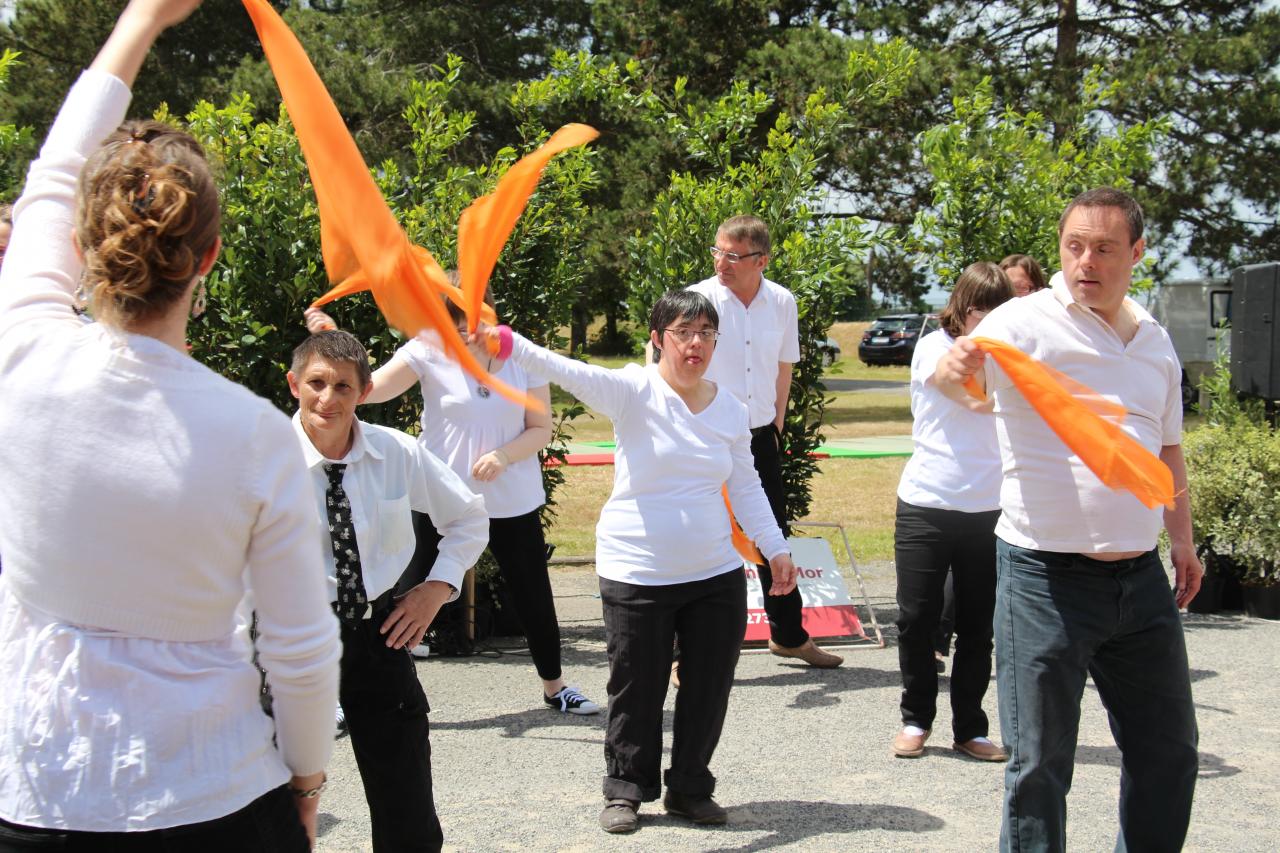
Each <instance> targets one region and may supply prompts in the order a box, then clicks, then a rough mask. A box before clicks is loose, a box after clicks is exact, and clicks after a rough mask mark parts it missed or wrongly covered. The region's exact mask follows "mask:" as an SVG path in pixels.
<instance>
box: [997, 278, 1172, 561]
mask: <svg viewBox="0 0 1280 853" xmlns="http://www.w3.org/2000/svg"><path fill="white" fill-rule="evenodd" d="M1124 310H1126V311H1129V312H1130V313H1131V314H1132V315H1133V317H1134V318H1135V319H1136V320H1137V321H1138V331H1137V333H1136V334H1135V335H1134V337H1133V340H1131V341H1129V342H1128V343H1127V344H1126V343H1125V342H1124V341H1123V340H1121V339H1120V336H1119V335H1118V334H1116V332H1115V330H1114V329H1112V328H1111V327H1110V326H1108V325H1107V324H1106V323H1105V322H1104V321H1103V320H1102V318H1100V317H1098V315H1096V314H1094V313H1093V312H1092V311H1090V310H1089V309H1088V308H1086V307H1084V306H1083V305H1080V304H1079V303H1077V302H1076V301H1075V300H1074V299H1073V298H1072V297H1071V292H1070V291H1069V290H1068V289H1067V287H1066V285H1064V284H1063V283H1062V282H1061V280H1060V279H1059V278H1058V277H1055V281H1054V283H1053V285H1052V287H1050V288H1049V289H1047V290H1041V291H1039V292H1037V293H1033V294H1031V295H1030V296H1024V297H1022V298H1021V299H1010V300H1009V301H1008V302H1006V303H1004V304H1003V305H1001V306H1000V307H998V308H996V309H995V310H994V311H992V312H991V313H990V314H988V315H987V316H986V317H985V318H983V320H982V322H981V323H979V324H978V327H977V328H976V329H974V331H973V336H974V337H990V338H995V339H996V340H1000V341H1006V342H1008V343H1010V344H1013V345H1014V346H1015V347H1017V348H1018V349H1020V350H1022V351H1023V352H1025V353H1027V354H1028V355H1030V356H1031V357H1032V358H1035V359H1037V360H1038V361H1041V362H1043V363H1044V364H1046V365H1048V366H1049V367H1051V368H1054V369H1055V370H1058V371H1059V372H1061V373H1064V374H1066V375H1067V376H1069V377H1070V378H1072V379H1074V380H1076V381H1077V382H1081V383H1083V384H1085V385H1087V386H1088V387H1089V388H1092V389H1093V390H1094V391H1096V392H1097V393H1098V394H1100V395H1101V396H1103V397H1105V398H1106V399H1108V400H1110V401H1112V402H1115V403H1119V404H1120V405H1122V406H1124V407H1125V409H1126V410H1127V411H1128V415H1127V417H1126V418H1125V420H1124V423H1123V424H1121V429H1123V430H1124V431H1125V433H1127V434H1128V435H1129V437H1130V438H1132V439H1134V440H1135V441H1137V442H1138V443H1139V444H1141V445H1142V446H1143V447H1145V448H1146V449H1147V450H1149V451H1151V452H1152V453H1155V454H1159V452H1160V449H1161V447H1163V446H1165V445H1175V444H1181V442H1182V392H1181V388H1180V386H1181V381H1182V380H1181V377H1182V370H1181V367H1180V366H1179V364H1178V357H1177V355H1175V354H1174V351H1173V344H1172V342H1171V341H1170V340H1169V334H1168V332H1166V331H1165V330H1164V328H1163V327H1161V326H1160V324H1159V323H1157V322H1156V321H1155V320H1154V319H1153V318H1152V317H1151V315H1150V314H1149V313H1147V312H1146V311H1145V310H1144V309H1143V308H1142V307H1141V306H1140V305H1138V304H1137V303H1136V302H1134V301H1133V300H1132V299H1126V300H1125V302H1124ZM985 370H986V380H987V388H988V389H990V390H991V394H992V399H993V400H994V402H995V417H996V436H997V439H998V440H999V443H1000V457H1001V462H1002V472H1003V482H1002V484H1001V488H1000V509H1001V511H1002V512H1001V516H1000V521H999V522H998V523H997V525H996V535H998V536H999V537H1000V538H1002V539H1004V540H1005V541H1006V542H1008V543H1009V544H1011V545H1016V546H1018V547H1020V548H1032V549H1036V550H1040V551H1058V552H1065V553H1082V554H1095V553H1101V552H1105V551H1146V550H1150V549H1151V548H1154V547H1155V544H1156V538H1157V536H1159V533H1160V527H1161V524H1162V523H1163V518H1164V510H1163V508H1161V507H1156V508H1155V509H1148V508H1147V507H1145V506H1143V504H1142V503H1141V502H1140V501H1139V500H1138V499H1137V498H1136V497H1134V496H1133V495H1132V494H1130V493H1129V492H1127V491H1123V490H1120V491H1117V490H1114V489H1110V488H1108V487H1107V486H1105V485H1103V483H1102V481H1101V480H1099V479H1098V478H1097V476H1095V475H1094V473H1093V472H1092V471H1090V470H1089V469H1088V468H1087V467H1085V464H1084V463H1083V462H1082V461H1081V460H1080V457H1079V456H1077V455H1075V454H1074V453H1072V452H1071V450H1070V449H1068V447H1067V446H1066V445H1065V444H1063V443H1062V439H1060V438H1058V436H1057V435H1055V434H1054V433H1053V431H1052V430H1051V429H1049V426H1048V424H1046V423H1045V422H1044V420H1043V419H1042V418H1041V417H1040V416H1039V415H1038V414H1037V413H1036V411H1035V410H1034V409H1032V408H1031V405H1030V404H1029V403H1028V402H1027V400H1026V398H1025V397H1023V396H1022V393H1021V392H1019V391H1018V389H1017V388H1015V387H1014V386H1013V384H1012V382H1011V381H1010V379H1009V377H1008V376H1007V375H1006V374H1005V372H1004V371H1003V370H1001V369H1000V368H999V367H998V366H997V365H996V364H995V359H992V358H988V359H986V361H985Z"/></svg>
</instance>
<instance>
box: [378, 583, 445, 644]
mask: <svg viewBox="0 0 1280 853" xmlns="http://www.w3.org/2000/svg"><path fill="white" fill-rule="evenodd" d="M451 595H453V587H451V586H449V585H448V584H447V583H444V582H443V581H433V580H425V581H423V582H422V583H420V584H418V585H417V586H415V587H414V588H413V589H411V590H409V591H408V592H406V593H405V594H404V595H402V596H400V598H398V599H396V606H395V609H394V610H392V611H391V615H389V616H388V617H387V621H385V622H383V623H382V627H381V628H380V629H379V633H382V634H385V635H386V636H387V648H389V649H403V648H410V649H411V648H413V647H414V646H416V645H418V643H421V642H422V637H423V635H424V634H426V633H427V629H428V628H430V627H431V621H432V620H433V619H435V618H436V614H437V613H438V612H440V608H441V606H443V605H444V603H445V602H446V601H448V600H449V596H451Z"/></svg>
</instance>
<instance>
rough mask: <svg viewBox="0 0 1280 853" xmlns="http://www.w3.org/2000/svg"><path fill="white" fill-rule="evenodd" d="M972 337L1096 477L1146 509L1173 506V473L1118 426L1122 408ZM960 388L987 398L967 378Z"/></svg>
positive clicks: (1010, 349)
mask: <svg viewBox="0 0 1280 853" xmlns="http://www.w3.org/2000/svg"><path fill="white" fill-rule="evenodd" d="M972 340H973V342H974V344H976V345H977V346H978V347H979V348H980V349H982V350H983V351H984V352H986V353H987V354H988V355H990V356H991V357H992V358H994V359H995V360H996V364H998V365H1000V367H1001V369H1003V370H1004V372H1005V373H1006V374H1007V375H1008V376H1009V379H1010V380H1011V381H1012V382H1013V384H1014V387H1016V388H1017V389H1018V390H1019V391H1020V392H1021V393H1022V396H1023V397H1025V398H1026V400H1027V402H1028V403H1030V404H1031V407H1032V408H1033V409H1035V410H1036V412H1037V413H1038V414H1039V415H1040V417H1041V418H1043V419H1044V421H1045V423H1046V424H1048V425H1049V429H1051V430H1053V432H1054V434H1055V435H1057V436H1058V438H1060V439H1062V443H1063V444H1065V445H1066V446H1067V447H1068V448H1069V449H1070V450H1071V452H1073V453H1075V454H1076V455H1077V456H1079V457H1080V461H1082V462H1084V464H1085V465H1086V466H1087V467H1088V468H1089V470H1090V471H1092V472H1093V473H1094V474H1096V475H1097V477H1098V479H1099V480H1101V481H1102V482H1103V483H1104V484H1106V485H1107V486H1109V487H1110V488H1112V489H1127V490H1128V491H1130V492H1132V493H1133V495H1134V497H1136V498H1137V499H1138V500H1140V501H1142V503H1143V504H1144V505H1145V506H1147V507H1148V508H1149V509H1154V508H1155V507H1158V506H1165V507H1169V508H1172V507H1173V498H1174V493H1173V473H1172V472H1171V471H1170V470H1169V466H1168V465H1165V464H1164V463H1163V462H1161V461H1160V459H1159V458H1158V457H1156V456H1155V455H1154V454H1152V453H1151V451H1149V450H1147V449H1146V448H1145V447H1143V446H1142V445H1140V444H1138V442H1136V441H1134V440H1133V439H1132V438H1130V437H1129V436H1128V435H1126V434H1125V432H1124V431H1123V430H1122V429H1120V426H1119V422H1120V421H1123V420H1124V417H1125V415H1126V414H1127V412H1126V411H1125V409H1124V407H1123V406H1121V405H1119V404H1118V403H1113V402H1112V401H1110V400H1107V399H1105V398H1104V397H1102V395H1100V394H1098V393H1097V392H1096V391H1094V390H1093V389H1091V388H1089V387H1088V386H1085V385H1082V384H1081V383H1079V382H1076V381H1075V380H1074V379H1072V378H1070V377H1069V376H1066V375H1064V374H1063V373H1061V372H1059V371H1057V370H1054V369H1053V368H1051V367H1049V366H1048V365H1044V364H1041V363H1039V362H1037V361H1036V360H1035V359H1033V358H1032V357H1031V356H1029V355H1027V354H1026V353H1025V352H1023V351H1022V350H1020V349H1018V348H1017V347H1014V346H1012V345H1011V344H1007V343H1005V342H1003V341H997V340H994V339H992V338H973V339H972ZM965 388H966V389H967V390H968V391H969V393H970V394H971V395H972V396H974V397H977V398H978V399H980V400H982V399H986V395H985V394H983V392H982V389H981V388H980V387H978V384H977V382H975V381H974V380H973V379H972V378H970V380H969V381H968V382H966V383H965ZM1108 418H1111V420H1108Z"/></svg>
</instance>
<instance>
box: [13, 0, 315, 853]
mask: <svg viewBox="0 0 1280 853" xmlns="http://www.w3.org/2000/svg"><path fill="white" fill-rule="evenodd" d="M198 5H199V3H198V2H196V0H133V2H131V3H129V5H128V7H127V8H126V9H125V10H124V11H123V12H122V13H121V15H120V18H119V21H118V22H117V24H116V27H115V29H114V31H113V32H112V34H111V36H110V37H109V38H108V40H107V42H106V43H105V44H104V45H103V47H102V50H101V51H100V52H99V54H98V56H97V58H96V59H95V60H94V61H93V64H92V65H91V66H90V67H89V68H88V69H87V70H86V71H85V72H84V73H83V74H81V75H80V78H79V80H77V82H76V83H75V85H74V86H73V87H72V89H71V91H70V93H69V94H68V95H67V98H66V101H65V102H64V104H63V106H62V109H61V110H60V111H59V113H58V117H57V119H56V120H55V121H54V123H53V126H52V128H50V130H49V135H48V138H47V139H46V140H45V143H44V145H43V147H42V148H41V151H40V156H39V157H38V158H37V159H36V160H35V162H34V163H32V165H31V169H30V172H29V173H28V176H27V182H26V187H25V189H24V191H23V195H22V198H21V199H19V201H18V203H17V204H16V205H15V213H14V237H15V240H14V244H13V247H12V248H11V249H10V250H9V251H8V253H7V255H6V257H5V262H4V268H3V273H2V274H0V398H3V399H4V401H5V406H4V407H3V409H0V471H3V472H4V476H3V477H2V478H0V518H3V519H4V521H5V523H4V525H3V527H2V528H0V551H2V552H3V553H4V560H5V568H4V574H3V575H0V697H3V700H2V701H0V850H27V849H32V850H35V849H39V850H45V849H50V850H52V849H58V850H63V849H66V850H113V851H133V850H157V849H178V848H180V849H182V850H184V851H193V852H194V853H201V851H224V850H236V851H263V853H266V851H270V852H271V853H276V851H298V853H302V851H306V850H309V849H310V844H309V842H308V831H310V834H311V835H312V836H314V830H315V820H316V812H317V807H318V804H319V800H318V795H319V793H320V790H321V788H322V787H323V784H324V774H323V770H324V766H325V764H326V762H327V761H328V759H329V756H330V753H331V752H332V750H333V729H332V723H331V718H330V716H329V714H330V711H329V709H330V708H332V707H333V702H334V701H336V698H337V689H338V669H337V665H338V656H339V653H340V648H339V640H338V625H337V621H336V620H335V619H334V617H333V611H332V610H330V608H329V604H328V595H327V590H326V588H325V579H324V563H323V559H322V556H321V552H320V541H319V539H318V537H317V536H316V517H315V506H314V503H313V501H314V493H313V491H312V488H311V483H310V480H309V477H308V474H307V470H306V466H305V463H304V462H303V459H302V455H301V453H300V452H299V450H298V442H297V439H296V438H294V436H293V429H292V427H291V426H290V424H289V419H288V418H287V417H285V416H284V415H283V414H281V413H280V412H279V411H278V410H277V409H276V408H275V407H274V406H272V405H271V403H269V402H268V401H266V400H263V399H261V398H260V397H256V396H254V395H253V394H251V393H250V392H249V391H247V390H245V389H244V388H242V387H240V386H238V385H235V384H234V383H232V382H229V381H228V380H226V379H224V378H222V377H220V376H218V375H217V374H215V373H213V371H211V370H209V369H208V368H207V367H204V366H202V365H201V364H199V363H198V362H196V361H195V360H194V359H192V358H191V356H190V355H189V354H188V352H187V323H188V319H189V317H190V316H191V315H192V314H193V313H195V314H198V313H199V312H200V310H202V308H203V303H204V300H205V296H204V284H203V282H204V276H205V274H206V273H208V272H209V270H210V268H212V266H213V264H214V262H215V260H216V259H217V256H218V250H219V247H220V243H219V239H218V231H219V221H220V219H219V210H218V189H217V187H216V186H215V185H214V182H213V179H212V177H211V176H210V173H209V168H208V164H207V163H206V162H205V157H204V152H203V151H202V150H201V148H200V145H199V143H197V142H196V140H195V139H193V138H192V137H191V136H190V135H189V134H187V133H185V132H184V131H181V130H178V129H176V128H173V127H169V126H166V125H163V124H160V123H158V122H154V121H130V122H125V123H124V124H121V122H122V121H123V120H124V117H125V112H126V110H127V108H128V105H129V99H130V92H129V86H130V85H131V84H132V82H133V80H134V77H135V75H136V74H137V71H138V68H139V67H140V66H141V65H142V62H143V59H144V58H145V56H146V54H147V51H148V49H149V47H150V45H151V44H152V42H153V40H154V39H155V38H156V37H157V36H158V35H159V34H160V33H161V32H162V31H164V30H165V29H166V28H167V27H168V26H171V25H173V24H175V23H177V22H179V21H181V20H183V19H184V18H186V17H187V15H188V14H190V13H191V11H192V10H193V9H194V8H195V7H196V6H198ZM82 299H83V300H87V302H88V305H89V307H90V309H91V310H92V312H93V315H94V318H95V322H93V323H90V324H85V323H83V322H82V321H81V320H80V318H79V317H78V316H77V313H76V308H77V307H78V303H79V302H80V301H81V300H82ZM249 591H252V593H253V597H254V600H255V601H256V604H257V612H258V628H259V637H258V651H259V653H260V659H261V661H262V663H263V666H264V667H265V669H266V670H267V673H268V678H269V680H270V683H271V685H272V687H273V688H274V693H275V706H274V720H272V719H271V718H268V717H267V716H266V715H265V714H264V713H263V712H262V707H261V705H260V704H259V684H260V682H259V678H258V672H257V670H255V669H254V667H253V664H252V662H251V652H252V650H251V648H250V646H249V644H248V640H247V638H246V637H245V635H244V633H242V632H239V631H238V630H237V626H238V620H237V605H238V604H239V603H240V602H241V601H242V600H243V599H244V597H245V594H246V592H249ZM291 789H292V790H291Z"/></svg>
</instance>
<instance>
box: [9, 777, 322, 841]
mask: <svg viewBox="0 0 1280 853" xmlns="http://www.w3.org/2000/svg"><path fill="white" fill-rule="evenodd" d="M310 849H311V848H310V847H309V846H308V844H307V833H306V832H305V831H304V830H303V828H302V822H301V821H300V820H298V807H297V806H295V805H294V803H293V794H291V793H289V789H288V787H287V786H285V785H281V786H280V787H279V788H276V789H274V790H272V791H268V792H267V793H265V794H263V795H262V796H261V797H258V799H256V800H254V801H253V802H252V803H249V805H247V806H245V807H244V808H242V809H240V810H239V811H235V812H232V813H231V814H229V815H226V816H225V817H220V818H217V819H215V820H208V821H204V822H202V823H192V824H187V825H186V826H175V827H171V828H169V829H152V830H147V831H145V832H66V831H63V830H57V829H40V828H38V827H32V826H20V825H18V824H16V823H9V822H8V821H6V820H0V851H3V853H10V851H13V852H14V853H17V851H31V850H70V851H85V852H86V853H88V851H94V853H227V851H231V850H235V851H238V853H239V851H244V853H290V852H291V853H307V851H309V850H310Z"/></svg>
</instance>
